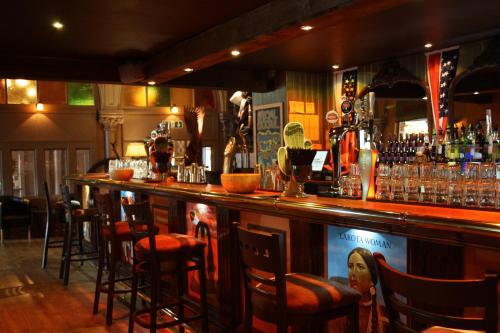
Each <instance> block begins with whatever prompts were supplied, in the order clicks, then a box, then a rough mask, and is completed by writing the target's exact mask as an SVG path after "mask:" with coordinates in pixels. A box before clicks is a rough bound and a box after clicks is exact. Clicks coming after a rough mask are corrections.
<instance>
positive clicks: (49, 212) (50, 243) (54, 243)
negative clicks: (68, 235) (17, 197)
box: [42, 182, 63, 269]
mask: <svg viewBox="0 0 500 333" xmlns="http://www.w3.org/2000/svg"><path fill="white" fill-rule="evenodd" d="M43 189H44V191H45V210H46V220H45V238H44V241H43V253H42V269H45V268H47V260H48V255H49V248H56V247H63V241H62V240H50V232H51V231H52V229H53V227H54V214H55V212H54V211H53V209H52V203H51V202H50V194H49V186H48V184H47V182H43Z"/></svg>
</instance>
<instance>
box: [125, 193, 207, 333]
mask: <svg viewBox="0 0 500 333" xmlns="http://www.w3.org/2000/svg"><path fill="white" fill-rule="evenodd" d="M123 208H124V210H125V214H126V215H127V221H128V222H129V223H130V229H131V230H132V234H133V238H134V241H135V245H134V270H133V278H132V296H131V300H130V303H131V304H130V317H129V333H133V331H134V323H138V324H139V325H140V326H142V327H146V328H149V330H150V332H153V333H154V332H156V330H157V329H161V328H166V327H171V326H179V330H180V332H183V331H184V327H183V326H181V324H183V323H188V322H191V321H193V320H199V319H201V331H202V332H204V333H205V332H208V314H207V296H206V294H207V293H206V276H205V252H204V248H205V243H204V242H202V241H200V240H198V239H196V238H194V237H191V236H187V235H182V234H175V233H170V234H163V235H155V234H154V228H153V225H154V224H153V219H152V217H151V212H150V210H149V204H148V203H147V202H141V203H134V204H128V205H123ZM144 226H145V228H144ZM162 263H163V264H164V265H163V266H162ZM169 263H175V268H174V269H172V267H171V266H170V265H168V264H169ZM165 264H166V265H165ZM165 266H167V267H166V269H165V268H164V267H165ZM193 270H197V271H198V274H199V276H200V304H199V312H198V313H197V314H194V315H191V316H189V317H188V316H185V314H184V312H185V307H186V308H188V307H189V308H190V307H191V306H190V305H189V304H188V303H187V302H185V295H184V284H185V282H186V281H185V280H184V278H185V277H186V276H187V271H193ZM172 273H175V274H176V276H177V283H176V289H177V292H176V295H175V301H174V302H171V303H165V304H161V303H160V302H159V299H158V298H159V292H160V282H161V277H162V275H163V274H172ZM146 274H148V275H151V294H150V296H151V302H150V306H149V308H145V309H142V310H136V301H137V286H138V277H139V275H141V276H144V275H146ZM174 307H177V312H174V310H173V308H174ZM165 308H168V309H169V310H170V311H169V314H170V316H171V317H172V318H173V319H174V320H172V321H169V322H160V323H159V322H158V321H157V311H158V310H161V309H165ZM145 314H149V318H143V315H145Z"/></svg>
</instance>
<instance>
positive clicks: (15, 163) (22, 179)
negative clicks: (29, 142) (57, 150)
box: [11, 150, 36, 197]
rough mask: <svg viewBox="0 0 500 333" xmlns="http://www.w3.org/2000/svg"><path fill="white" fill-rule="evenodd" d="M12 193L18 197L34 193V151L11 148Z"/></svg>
mask: <svg viewBox="0 0 500 333" xmlns="http://www.w3.org/2000/svg"><path fill="white" fill-rule="evenodd" d="M11 158H12V194H13V195H15V196H18V197H26V196H35V195H36V173H35V151H34V150H13V151H12V152H11Z"/></svg>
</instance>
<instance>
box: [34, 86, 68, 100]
mask: <svg viewBox="0 0 500 333" xmlns="http://www.w3.org/2000/svg"><path fill="white" fill-rule="evenodd" d="M37 85H38V100H39V101H40V102H41V103H45V104H66V103H67V102H68V100H67V96H66V82H57V81H38V82H37Z"/></svg>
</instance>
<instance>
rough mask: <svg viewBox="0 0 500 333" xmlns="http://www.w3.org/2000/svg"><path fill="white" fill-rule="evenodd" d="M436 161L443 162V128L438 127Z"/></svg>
mask: <svg viewBox="0 0 500 333" xmlns="http://www.w3.org/2000/svg"><path fill="white" fill-rule="evenodd" d="M436 153H437V161H438V163H443V162H444V156H443V154H444V149H443V129H442V128H441V127H440V128H439V130H438V136H437V152H436Z"/></svg>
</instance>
